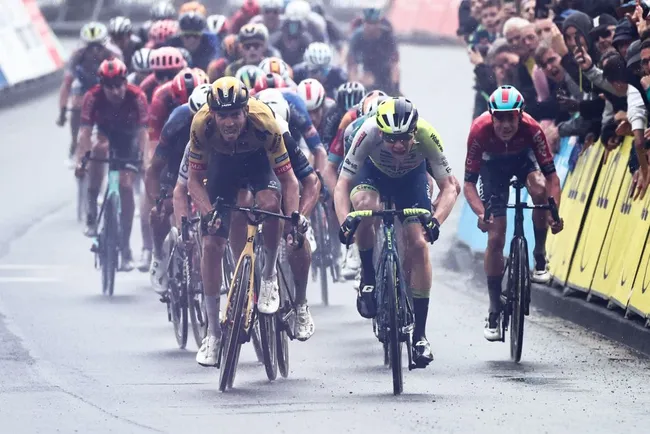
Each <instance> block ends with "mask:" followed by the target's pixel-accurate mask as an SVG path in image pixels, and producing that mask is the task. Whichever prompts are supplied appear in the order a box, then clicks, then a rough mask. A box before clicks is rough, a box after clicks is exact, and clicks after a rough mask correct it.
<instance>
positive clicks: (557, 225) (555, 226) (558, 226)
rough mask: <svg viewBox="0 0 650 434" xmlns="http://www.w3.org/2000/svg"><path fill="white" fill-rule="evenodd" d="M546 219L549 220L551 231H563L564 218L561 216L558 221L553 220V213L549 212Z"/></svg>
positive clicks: (554, 232) (555, 232)
mask: <svg viewBox="0 0 650 434" xmlns="http://www.w3.org/2000/svg"><path fill="white" fill-rule="evenodd" d="M546 219H547V221H548V227H550V228H551V233H553V234H557V233H558V232H561V231H562V229H564V219H562V218H561V219H560V221H558V222H556V221H555V220H553V216H552V215H551V213H548V216H547V217H546Z"/></svg>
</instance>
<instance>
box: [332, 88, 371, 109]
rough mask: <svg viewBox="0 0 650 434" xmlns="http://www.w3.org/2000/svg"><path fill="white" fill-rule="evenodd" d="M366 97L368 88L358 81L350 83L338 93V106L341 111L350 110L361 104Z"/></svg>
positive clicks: (338, 90) (339, 89)
mask: <svg viewBox="0 0 650 434" xmlns="http://www.w3.org/2000/svg"><path fill="white" fill-rule="evenodd" d="M365 95H366V88H365V87H363V84H361V83H359V82H358V81H348V82H347V83H343V84H342V85H340V86H339V88H338V89H337V91H336V105H337V106H338V107H339V108H340V109H341V110H345V111H347V110H350V109H351V108H352V107H354V106H355V105H357V104H359V103H360V102H361V100H362V99H363V97H364V96H365Z"/></svg>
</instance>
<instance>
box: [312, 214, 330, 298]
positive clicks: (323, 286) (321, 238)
mask: <svg viewBox="0 0 650 434" xmlns="http://www.w3.org/2000/svg"><path fill="white" fill-rule="evenodd" d="M314 216H315V217H316V225H315V227H314V238H315V239H316V246H317V249H318V251H319V257H320V258H319V259H320V260H319V261H318V274H319V277H320V295H321V300H322V302H323V305H324V306H328V305H329V294H328V287H327V268H328V267H327V266H328V262H329V258H328V255H329V254H330V252H329V250H328V245H327V244H328V243H327V242H326V241H325V238H326V237H327V236H326V235H325V232H326V231H327V226H326V222H325V211H324V210H323V205H322V204H321V203H319V204H318V205H317V206H316V209H314ZM316 228H318V230H316Z"/></svg>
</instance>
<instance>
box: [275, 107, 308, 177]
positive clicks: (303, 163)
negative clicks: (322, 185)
mask: <svg viewBox="0 0 650 434" xmlns="http://www.w3.org/2000/svg"><path fill="white" fill-rule="evenodd" d="M275 120H276V122H277V123H278V127H279V128H280V132H281V133H282V138H283V139H284V143H285V145H286V147H287V152H288V153H289V160H290V161H291V167H292V168H293V173H295V175H296V178H298V181H302V180H303V179H305V178H306V177H308V176H309V175H310V174H312V173H314V168H313V167H311V164H309V160H308V159H307V157H306V156H305V154H304V153H303V152H302V150H301V149H300V146H298V143H297V142H296V141H295V140H293V137H291V133H290V132H289V124H288V123H287V121H285V120H284V119H282V118H276V119H275Z"/></svg>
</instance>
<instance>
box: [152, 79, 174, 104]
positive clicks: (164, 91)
mask: <svg viewBox="0 0 650 434" xmlns="http://www.w3.org/2000/svg"><path fill="white" fill-rule="evenodd" d="M171 92H172V82H171V81H168V82H167V83H165V84H161V85H160V86H158V87H157V88H156V90H155V91H154V93H153V97H152V98H151V101H152V102H153V101H158V100H162V99H165V98H166V97H167V96H168V95H171Z"/></svg>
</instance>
